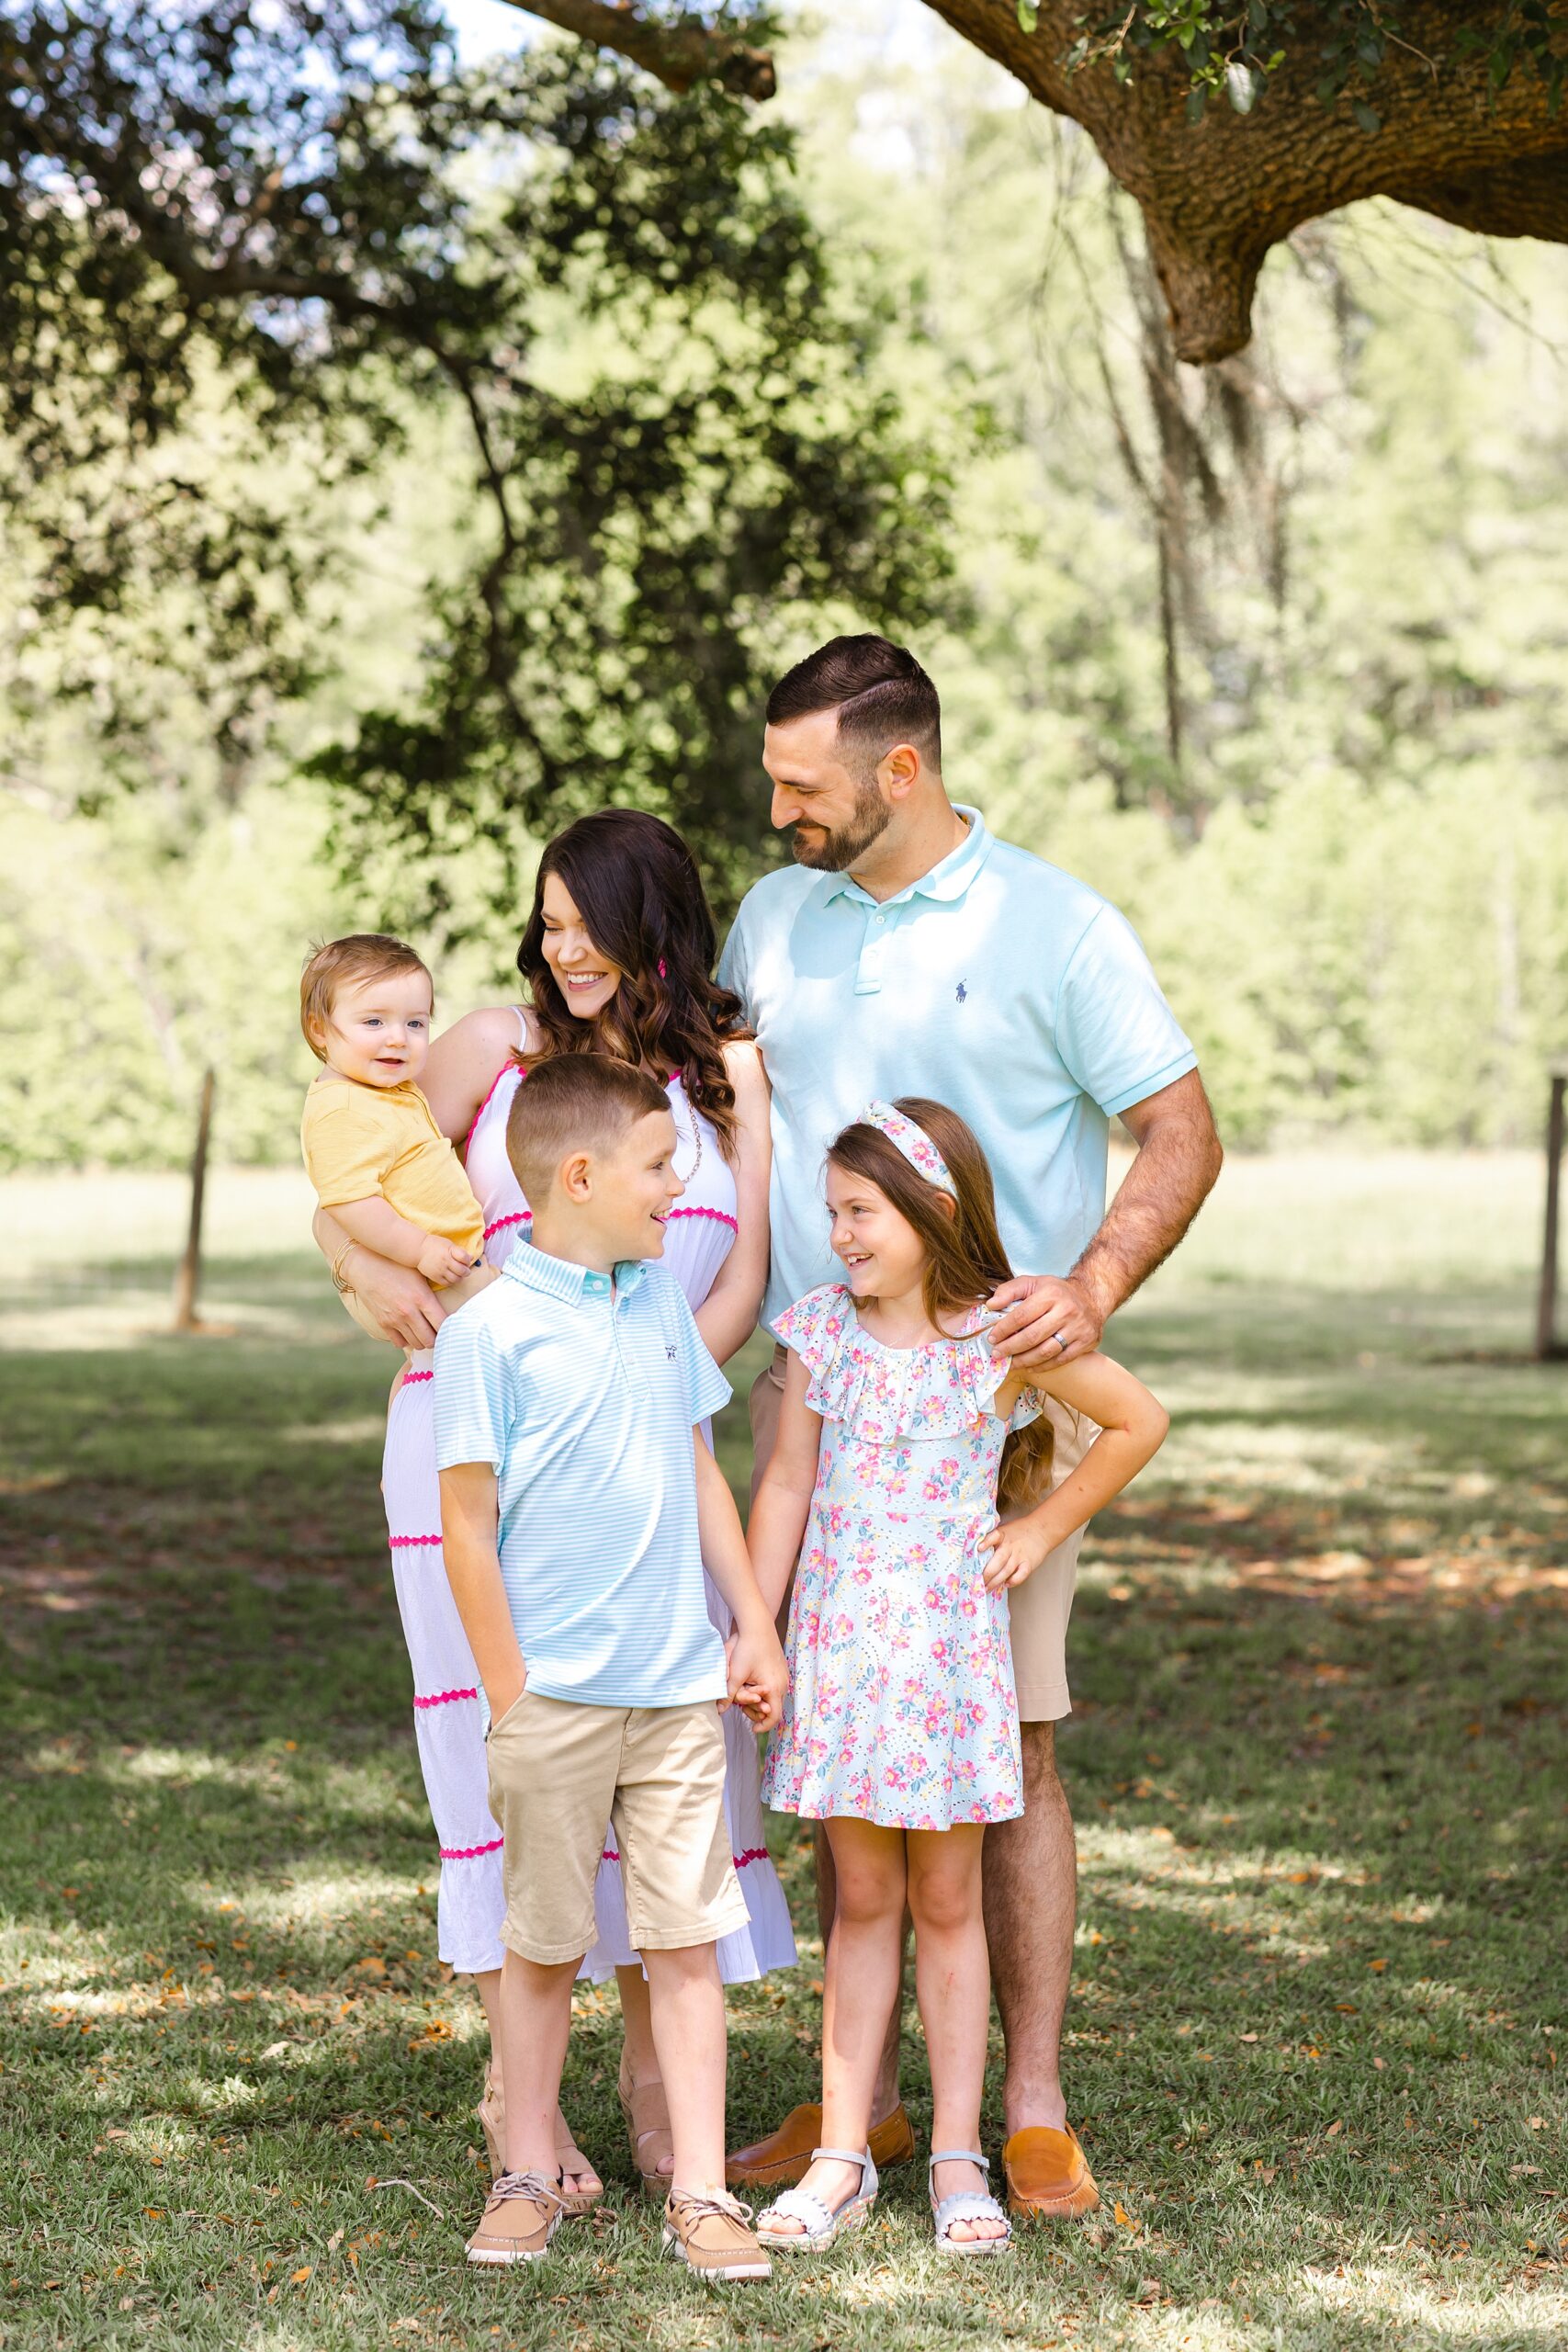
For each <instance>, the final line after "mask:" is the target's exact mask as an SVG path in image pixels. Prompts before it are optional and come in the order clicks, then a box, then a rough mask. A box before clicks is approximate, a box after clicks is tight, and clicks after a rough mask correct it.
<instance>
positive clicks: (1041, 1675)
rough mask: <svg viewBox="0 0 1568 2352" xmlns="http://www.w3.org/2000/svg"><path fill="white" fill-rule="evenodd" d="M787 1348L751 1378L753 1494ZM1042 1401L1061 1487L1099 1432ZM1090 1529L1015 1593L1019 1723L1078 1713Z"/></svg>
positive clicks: (1051, 1400) (769, 1440)
mask: <svg viewBox="0 0 1568 2352" xmlns="http://www.w3.org/2000/svg"><path fill="white" fill-rule="evenodd" d="M787 1354H788V1351H787V1350H786V1349H784V1348H783V1347H779V1348H775V1350H774V1351H773V1362H772V1363H770V1364H769V1365H768V1367H767V1369H766V1370H765V1371H763V1372H761V1373H759V1374H758V1375H757V1378H756V1379H755V1381H754V1382H753V1383H752V1385H751V1442H752V1449H753V1453H752V1472H751V1496H752V1499H753V1501H754V1500H755V1499H756V1494H757V1488H758V1487H759V1486H760V1485H761V1477H762V1473H763V1471H764V1470H765V1469H766V1468H767V1466H768V1460H769V1457H770V1455H771V1454H772V1453H773V1440H774V1439H775V1438H776V1437H777V1435H778V1428H779V1407H780V1404H781V1402H782V1400H783V1397H784V1363H785V1359H786V1357H787ZM1042 1401H1043V1406H1044V1409H1045V1411H1046V1412H1047V1413H1048V1414H1049V1415H1050V1417H1051V1419H1052V1422H1053V1423H1054V1425H1055V1431H1056V1443H1055V1452H1054V1453H1053V1454H1052V1457H1051V1483H1052V1485H1053V1486H1054V1487H1059V1486H1060V1485H1061V1483H1062V1480H1063V1479H1064V1478H1065V1477H1066V1476H1067V1475H1068V1473H1069V1472H1070V1471H1073V1470H1076V1469H1077V1466H1078V1464H1079V1463H1080V1462H1081V1461H1082V1460H1083V1458H1084V1455H1085V1454H1086V1453H1088V1452H1089V1447H1090V1445H1091V1444H1092V1443H1093V1442H1094V1440H1095V1439H1096V1438H1097V1437H1098V1436H1099V1434H1100V1432H1099V1430H1097V1429H1096V1427H1095V1425H1094V1423H1093V1422H1092V1421H1089V1420H1086V1419H1084V1417H1083V1415H1082V1414H1081V1413H1075V1412H1073V1411H1072V1410H1071V1408H1069V1407H1067V1406H1066V1405H1060V1404H1058V1403H1057V1401H1056V1399H1055V1397H1044V1398H1043V1400H1042ZM1083 1536H1084V1532H1083V1529H1082V1528H1081V1527H1080V1528H1079V1529H1078V1530H1077V1533H1076V1534H1073V1535H1069V1536H1068V1538H1067V1540H1066V1543H1065V1544H1057V1546H1056V1548H1055V1551H1054V1552H1047V1554H1046V1555H1045V1557H1044V1558H1043V1560H1042V1561H1041V1563H1040V1566H1038V1567H1037V1568H1036V1569H1035V1571H1034V1574H1033V1575H1032V1577H1030V1579H1029V1581H1028V1583H1027V1584H1021V1585H1019V1586H1017V1587H1016V1588H1015V1589H1013V1590H1012V1591H1011V1592H1010V1593H1009V1595H1008V1623H1009V1625H1010V1630H1011V1634H1012V1672H1013V1681H1014V1684H1015V1685H1016V1687H1017V1691H1018V1719H1019V1721H1020V1723H1023V1724H1054V1723H1056V1722H1058V1721H1059V1720H1060V1719H1061V1717H1062V1716H1064V1715H1070V1714H1071V1713H1072V1712H1073V1702H1072V1699H1071V1697H1070V1695H1069V1693H1068V1691H1067V1620H1068V1618H1069V1617H1070V1616H1071V1615H1072V1613H1073V1592H1074V1589H1075V1587H1076V1586H1077V1577H1078V1552H1079V1550H1080V1548H1081V1546H1082V1544H1083Z"/></svg>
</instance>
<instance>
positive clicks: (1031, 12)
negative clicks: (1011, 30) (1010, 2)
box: [1018, 0, 1040, 33]
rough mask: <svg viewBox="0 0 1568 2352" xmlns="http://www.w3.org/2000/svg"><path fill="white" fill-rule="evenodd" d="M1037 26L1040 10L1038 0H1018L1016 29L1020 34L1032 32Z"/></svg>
mask: <svg viewBox="0 0 1568 2352" xmlns="http://www.w3.org/2000/svg"><path fill="white" fill-rule="evenodd" d="M1039 24H1040V9H1039V6H1038V0H1018V28H1019V30H1020V32H1024V33H1032V32H1034V31H1036V30H1037V29H1038V28H1039Z"/></svg>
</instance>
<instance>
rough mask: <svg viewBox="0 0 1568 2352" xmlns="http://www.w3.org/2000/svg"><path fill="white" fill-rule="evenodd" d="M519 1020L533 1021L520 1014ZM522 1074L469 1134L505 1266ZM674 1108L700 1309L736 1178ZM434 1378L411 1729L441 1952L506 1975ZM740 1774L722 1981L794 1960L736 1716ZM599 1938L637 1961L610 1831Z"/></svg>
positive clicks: (399, 1456)
mask: <svg viewBox="0 0 1568 2352" xmlns="http://www.w3.org/2000/svg"><path fill="white" fill-rule="evenodd" d="M518 1025H519V1028H520V1029H521V1027H522V1016H521V1014H520V1015H519V1017H518ZM522 1082H523V1073H522V1071H521V1070H520V1069H518V1068H517V1066H516V1064H515V1063H513V1062H510V1061H509V1062H507V1063H506V1064H505V1065H504V1066H503V1067H502V1069H500V1070H499V1071H498V1072H497V1073H496V1077H495V1080H494V1082H493V1084H492V1085H491V1090H490V1092H489V1093H488V1095H487V1096H486V1097H485V1100H484V1102H483V1103H482V1104H481V1105H480V1107H479V1114H478V1116H477V1117H476V1119H475V1121H474V1124H473V1125H472V1127H471V1128H470V1129H469V1131H468V1143H467V1147H466V1157H467V1164H468V1181H469V1182H470V1183H471V1184H472V1185H473V1188H474V1192H475V1193H476V1194H477V1196H478V1198H479V1204H480V1206H481V1207H482V1209H483V1211H484V1219H485V1238H484V1248H485V1256H486V1257H487V1258H488V1260H489V1261H490V1262H491V1265H494V1266H499V1265H502V1263H504V1261H505V1260H506V1259H507V1257H508V1256H509V1255H510V1254H511V1252H512V1250H513V1249H514V1248H515V1247H516V1245H517V1243H518V1241H519V1240H520V1239H525V1238H526V1236H527V1231H528V1224H529V1209H528V1204H527V1202H526V1201H525V1199H524V1196H523V1193H522V1191H521V1189H520V1187H519V1185H518V1182H517V1179H516V1176H515V1175H514V1174H513V1169H512V1163H511V1161H510V1160H509V1159H507V1156H506V1118H507V1113H508V1112H509V1111H510V1109H511V1107H512V1099H513V1095H514V1094H515V1093H516V1091H517V1088H518V1086H519V1085H520V1084H521V1083H522ZM669 1093H670V1107H671V1111H672V1112H673V1114H674V1117H675V1125H676V1129H677V1132H678V1134H679V1136H680V1138H681V1141H680V1148H679V1151H678V1154H677V1158H676V1163H675V1164H676V1168H677V1170H678V1171H680V1172H682V1173H683V1174H684V1175H685V1177H686V1190H685V1192H684V1193H682V1196H681V1199H680V1201H679V1202H678V1203H677V1204H676V1206H675V1208H674V1209H673V1210H672V1211H671V1216H670V1219H669V1223H668V1225H667V1227H666V1238H665V1244H664V1261H663V1262H664V1263H665V1265H666V1266H668V1268H669V1269H670V1271H671V1273H672V1274H673V1275H674V1276H675V1278H676V1280H677V1281H678V1282H679V1283H680V1284H681V1287H682V1290H683V1291H684V1292H685V1294H686V1296H687V1298H688V1300H689V1301H690V1302H691V1305H692V1306H694V1307H700V1306H701V1305H702V1303H703V1301H704V1300H705V1298H706V1296H707V1295H708V1293H709V1291H710V1290H711V1289H712V1288H713V1284H714V1281H715V1278H716V1275H717V1273H718V1271H719V1268H720V1267H721V1266H722V1265H723V1263H724V1261H725V1260H726V1258H727V1257H728V1254H729V1252H730V1250H731V1249H732V1248H733V1247H734V1244H735V1236H736V1232H737V1229H738V1228H737V1224H736V1215H735V1212H736V1189H735V1172H734V1170H733V1169H732V1168H731V1167H730V1165H729V1162H728V1160H727V1159H726V1158H725V1156H724V1153H723V1151H722V1150H721V1148H720V1147H719V1141H718V1137H717V1136H716V1133H715V1131H714V1129H713V1127H712V1126H711V1125H710V1124H709V1122H708V1121H707V1120H706V1119H705V1118H704V1117H703V1116H702V1115H701V1114H700V1113H698V1114H694V1113H693V1111H692V1108H691V1105H690V1104H689V1103H687V1100H686V1095H685V1090H684V1088H683V1087H682V1083H681V1080H680V1079H679V1077H675V1078H671V1080H670V1085H669ZM382 1491H383V1493H384V1495H385V1498H386V1505H387V1527H388V1533H389V1539H390V1543H391V1552H392V1576H393V1580H394V1583H395V1584H396V1587H397V1594H398V1608H399V1611H400V1614H401V1617H402V1623H403V1634H404V1638H405V1639H406V1641H407V1643H408V1650H409V1659H410V1663H411V1664H412V1668H413V1678H414V1698H413V1707H414V1733H415V1736H416V1738H417V1740H418V1743H419V1760H420V1767H421V1770H422V1771H423V1775H424V1787H425V1793H426V1795H427V1797H428V1798H429V1800H430V1810H431V1813H432V1815H433V1816H434V1823H435V1834H436V1838H437V1842H438V1844H439V1846H440V1849H441V1887H440V1895H439V1900H438V1904H437V1928H436V1933H437V1939H438V1941H437V1948H438V1950H439V1952H440V1956H441V1958H442V1959H443V1960H444V1961H445V1962H446V1964H447V1966H448V1967H450V1968H455V1969H458V1970H460V1971H462V1972H463V1973H477V1972H479V1970H482V1969H487V1968H499V1967H500V1966H501V1962H502V1943H501V1922H502V1917H503V1915H504V1912H505V1908H506V1904H505V1898H504V1895H503V1894H502V1875H501V1845H502V1840H501V1834H500V1832H499V1830H498V1829H497V1827H496V1825H495V1822H494V1820H493V1818H492V1817H491V1810H490V1804H489V1800H488V1795H487V1791H488V1787H489V1776H488V1773H487V1771H486V1767H485V1747H484V1732H485V1710H484V1702H483V1696H482V1693H481V1691H480V1690H479V1674H478V1672H477V1670H476V1668H475V1666H474V1660H473V1653H472V1652H471V1651H470V1649H469V1647H468V1637H467V1635H466V1634H464V1632H463V1627H462V1622H461V1620H460V1619H459V1617H458V1615H457V1608H456V1606H455V1605H454V1602H453V1600H452V1592H451V1588H450V1586H449V1585H448V1584H447V1581H446V1563H445V1561H444V1559H443V1556H442V1551H441V1502H440V1482H439V1478H438V1476H437V1473H436V1467H435V1433H434V1370H433V1368H432V1362H431V1358H430V1356H429V1355H428V1354H425V1355H422V1356H420V1357H418V1358H417V1359H416V1360H415V1362H414V1363H413V1365H412V1369H411V1370H410V1371H409V1372H408V1373H407V1374H405V1376H404V1379H403V1383H402V1385H401V1386H400V1389H399V1390H398V1393H397V1395H396V1396H395V1397H393V1399H392V1404H391V1409H390V1411H389V1414H388V1417H387V1448H386V1455H385V1461H384V1466H383V1475H382ZM707 1594H708V1613H709V1615H710V1616H711V1617H712V1619H713V1621H714V1623H715V1624H716V1625H717V1627H718V1628H719V1630H720V1632H721V1633H727V1632H728V1628H729V1617H728V1611H726V1609H725V1606H724V1603H723V1601H722V1600H720V1599H719V1596H718V1594H717V1592H716V1590H715V1589H714V1587H713V1585H712V1583H711V1582H710V1583H709V1584H708V1588H707ZM724 1730H725V1743H726V1747H727V1750H728V1770H727V1774H726V1780H725V1811H726V1815H727V1817H728V1824H729V1834H730V1847H731V1851H732V1853H733V1855H734V1858H735V1868H736V1871H737V1874H738V1876H739V1881H740V1884H741V1887H742V1889H743V1891H744V1893H745V1895H746V1903H747V1908H748V1910H749V1912H750V1927H749V1928H745V1929H739V1930H738V1931H737V1932H736V1933H735V1934H733V1935H728V1936H725V1937H723V1938H722V1939H720V1941H719V1944H718V1968H719V1974H720V1975H721V1977H722V1978H723V1979H724V1981H725V1983H726V1984H728V1985H734V1984H742V1983H747V1982H750V1980H751V1979H753V1978H755V1977H758V1976H761V1975H764V1974H765V1973H767V1972H768V1970H770V1969H773V1968H786V1967H789V1966H791V1965H792V1964H793V1962H794V1960H795V1937H794V1934H793V1931H792V1929H791V1927H790V1919H789V1907H788V1905H787V1904H786V1903H785V1901H784V1889H783V1888H782V1887H781V1886H780V1884H779V1881H778V1873H777V1872H776V1871H775V1870H774V1868H773V1863H772V1861H771V1860H770V1859H769V1857H768V1851H767V1845H766V1841H765V1840H764V1838H763V1835H762V1801H761V1773H760V1770H759V1766H758V1758H757V1743H756V1737H755V1735H754V1734H753V1732H752V1730H751V1727H750V1724H748V1722H747V1721H746V1718H745V1717H744V1716H743V1715H742V1714H741V1713H739V1710H733V1709H732V1710H731V1711H730V1712H728V1713H727V1714H726V1715H725V1717H724ZM596 1910H597V1915H598V1928H599V1937H598V1941H597V1942H596V1943H595V1944H594V1947H593V1949H592V1951H591V1952H590V1953H589V1954H588V1955H587V1958H586V1959H585V1960H584V1962H583V1964H582V1973H583V1974H584V1975H585V1976H592V1977H593V1978H595V1979H603V1978H604V1977H606V1976H608V1975H609V1974H610V1973H611V1972H612V1971H613V1970H614V1969H615V1968H619V1967H625V1966H626V1965H628V1964H631V1963H634V1962H635V1961H636V1957H637V1955H636V1953H635V1952H634V1951H633V1950H632V1948H631V1945H630V1943H629V1941H628V1939H627V1936H626V1899H625V1896H624V1894H623V1893H622V1889H621V1872H620V1864H619V1858H618V1857H617V1856H616V1854H615V1850H614V1847H613V1842H612V1840H611V1838H610V1837H609V1835H608V1830H607V1829H606V1836H605V1840H604V1855H603V1858H602V1859H601V1861H600V1865H599V1877H598V1884H597V1888H596Z"/></svg>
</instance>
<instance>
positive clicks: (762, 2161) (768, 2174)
mask: <svg viewBox="0 0 1568 2352" xmlns="http://www.w3.org/2000/svg"><path fill="white" fill-rule="evenodd" d="M821 2140H822V2109H820V2108H819V2107H792V2108H791V2109H790V2111H789V2113H788V2114H787V2115H786V2116H785V2117H784V2121H783V2122H782V2123H781V2124H780V2125H779V2128H778V2130H777V2131H770V2133H769V2134H768V2137H767V2138H766V2139H765V2140H759V2141H758V2142H757V2143H756V2145H755V2146H754V2147H750V2148H737V2150H736V2151H735V2154H733V2155H732V2156H730V2157H728V2159H727V2160H726V2163H725V2167H724V2177H725V2179H726V2180H727V2181H728V2183H729V2186H730V2188H793V2187H794V2186H795V2182H796V2181H797V2180H804V2178H805V2177H806V2172H807V2166H808V2165H809V2164H810V2162H811V2151H812V2150H813V2148H816V2147H818V2146H820V2144H821ZM914 2154H915V2135H914V2132H913V2131H911V2129H910V2127H909V2119H908V2116H907V2115H906V2114H905V2112H904V2109H903V2105H902V2102H900V2104H899V2105H898V2106H897V2107H896V2108H895V2109H893V2112H892V2114H891V2115H887V2116H884V2118H883V2120H882V2121H881V2122H880V2123H874V2124H873V2125H872V2127H871V2160H872V2162H873V2164H874V2165H875V2166H876V2169H877V2171H878V2172H886V2169H887V2166H888V2165H907V2164H908V2163H909V2162H910V2161H911V2160H912V2158H913V2156H914Z"/></svg>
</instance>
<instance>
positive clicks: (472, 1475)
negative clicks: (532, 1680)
mask: <svg viewBox="0 0 1568 2352" xmlns="http://www.w3.org/2000/svg"><path fill="white" fill-rule="evenodd" d="M499 1530H500V1513H499V1510H498V1509H497V1504H496V1488H495V1472H494V1470H493V1469H492V1468H491V1464H489V1463H488V1462H462V1463H459V1464H457V1467H456V1468H455V1469H451V1470H443V1472H442V1473H441V1542H442V1547H443V1555H444V1557H445V1559H446V1577H447V1581H448V1583H449V1584H450V1585H451V1587H452V1598H453V1600H455V1601H456V1602H457V1614H458V1616H459V1617H460V1618H461V1619H462V1621H463V1631H464V1633H465V1634H467V1635H468V1647H469V1648H470V1649H471V1650H472V1651H473V1654H474V1664H475V1665H476V1666H477V1667H478V1668H479V1680H480V1681H481V1682H482V1683H483V1684H484V1687H485V1697H486V1698H487V1699H488V1700H489V1701H490V1712H491V1719H492V1721H494V1722H498V1723H499V1721H500V1720H501V1717H502V1715H503V1714H504V1713H506V1711H507V1709H508V1707H510V1706H511V1705H512V1704H513V1701H515V1700H516V1699H518V1698H519V1697H520V1696H521V1695H522V1691H523V1687H524V1684H525V1681H526V1679H527V1672H526V1668H525V1665H524V1662H523V1653H522V1651H521V1650H520V1649H519V1647H518V1645H517V1635H516V1634H515V1632H514V1631H513V1623H512V1611H510V1609H508V1607H507V1605H506V1589H505V1587H504V1586H503V1585H502V1581H501V1554H500V1551H499V1549H498V1547H497V1537H498V1533H499Z"/></svg>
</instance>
